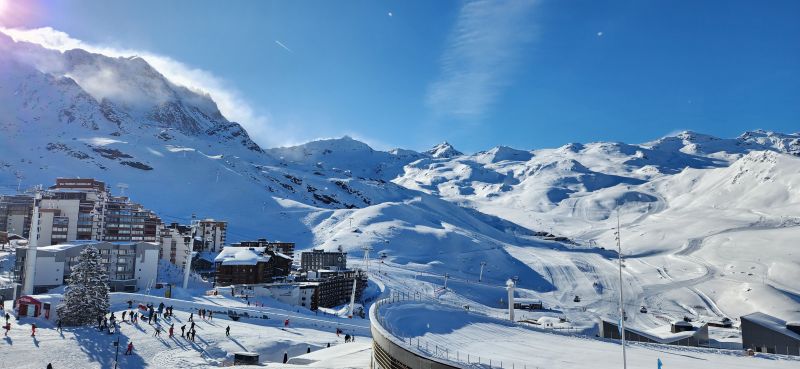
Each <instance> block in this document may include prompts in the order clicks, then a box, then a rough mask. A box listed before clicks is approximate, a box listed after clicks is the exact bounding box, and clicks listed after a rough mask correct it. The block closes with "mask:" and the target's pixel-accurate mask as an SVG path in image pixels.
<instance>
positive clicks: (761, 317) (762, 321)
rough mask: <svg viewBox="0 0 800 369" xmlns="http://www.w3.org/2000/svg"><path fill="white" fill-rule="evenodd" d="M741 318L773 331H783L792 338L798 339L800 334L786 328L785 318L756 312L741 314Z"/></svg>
mask: <svg viewBox="0 0 800 369" xmlns="http://www.w3.org/2000/svg"><path fill="white" fill-rule="evenodd" d="M742 320H749V321H751V322H753V323H756V324H758V325H760V326H764V327H767V328H769V329H772V330H773V331H776V332H780V333H783V334H785V335H787V336H789V337H791V338H793V339H796V340H800V334H797V333H795V332H792V331H791V330H789V328H786V321H785V320H783V319H780V318H777V317H774V316H772V315H767V314H764V313H759V312H756V313H752V314H748V315H745V316H743V317H742Z"/></svg>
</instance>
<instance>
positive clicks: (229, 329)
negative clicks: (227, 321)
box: [225, 326, 231, 337]
mask: <svg viewBox="0 0 800 369" xmlns="http://www.w3.org/2000/svg"><path fill="white" fill-rule="evenodd" d="M230 336H231V326H227V327H225V337H230Z"/></svg>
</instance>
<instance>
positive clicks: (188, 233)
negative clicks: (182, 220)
mask: <svg viewBox="0 0 800 369" xmlns="http://www.w3.org/2000/svg"><path fill="white" fill-rule="evenodd" d="M191 245H192V227H191V226H187V225H181V224H178V223H172V224H170V225H168V226H167V227H166V228H164V229H163V230H162V231H161V253H160V255H159V257H160V258H161V259H162V260H166V261H169V262H170V263H172V264H174V265H177V266H180V267H182V266H184V265H186V259H187V258H188V256H189V250H190V248H191Z"/></svg>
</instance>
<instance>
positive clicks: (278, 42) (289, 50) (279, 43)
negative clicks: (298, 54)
mask: <svg viewBox="0 0 800 369" xmlns="http://www.w3.org/2000/svg"><path fill="white" fill-rule="evenodd" d="M275 43H276V44H278V46H280V47H282V48H283V49H284V50H286V51H288V52H290V53H292V54H294V51H292V49H290V48H288V47H287V46H286V45H284V44H283V42H280V41H278V40H275Z"/></svg>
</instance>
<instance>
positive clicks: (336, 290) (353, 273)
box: [307, 269, 367, 308]
mask: <svg viewBox="0 0 800 369" xmlns="http://www.w3.org/2000/svg"><path fill="white" fill-rule="evenodd" d="M307 279H308V281H309V282H315V283H317V295H318V296H317V305H318V306H320V307H326V308H329V307H336V306H339V305H343V304H347V303H349V302H350V297H351V295H352V294H353V283H356V301H358V300H360V299H361V295H362V294H363V292H364V289H365V288H367V275H366V273H364V272H363V271H361V270H341V269H339V270H326V269H320V270H317V271H316V272H308V274H307Z"/></svg>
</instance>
